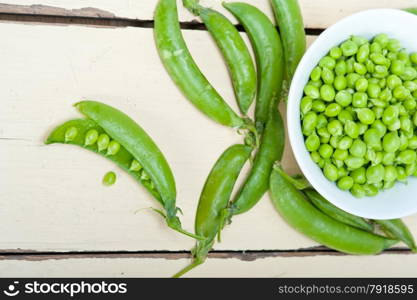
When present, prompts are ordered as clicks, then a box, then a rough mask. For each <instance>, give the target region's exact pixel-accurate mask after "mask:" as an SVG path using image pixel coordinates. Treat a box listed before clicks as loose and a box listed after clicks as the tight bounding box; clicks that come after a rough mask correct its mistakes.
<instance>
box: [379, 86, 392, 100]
mask: <svg viewBox="0 0 417 300" xmlns="http://www.w3.org/2000/svg"><path fill="white" fill-rule="evenodd" d="M379 99H381V100H382V101H386V102H388V101H390V100H391V99H392V92H391V90H390V89H389V88H386V89H384V90H382V91H381V94H379Z"/></svg>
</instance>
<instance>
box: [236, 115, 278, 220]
mask: <svg viewBox="0 0 417 300" xmlns="http://www.w3.org/2000/svg"><path fill="white" fill-rule="evenodd" d="M284 145H285V127H284V123H283V120H282V117H281V114H280V112H279V111H278V110H277V109H276V108H274V109H272V110H271V112H270V119H269V120H268V123H267V124H266V128H265V131H264V134H263V136H262V140H261V144H260V147H259V150H258V152H257V154H256V157H255V161H254V163H253V166H252V169H251V171H250V173H249V175H248V177H247V178H246V180H245V182H244V183H243V185H242V188H241V189H240V190H239V192H238V194H237V195H236V197H235V198H234V199H233V202H232V203H231V204H230V208H229V209H230V214H231V215H237V214H242V213H244V212H246V211H248V210H250V209H251V208H252V207H253V206H255V204H256V203H258V202H259V200H260V199H261V197H262V196H263V195H264V194H265V193H266V191H267V190H268V188H269V175H270V173H271V170H272V166H273V164H274V162H275V161H277V160H278V161H280V160H281V159H282V155H283V153H284Z"/></svg>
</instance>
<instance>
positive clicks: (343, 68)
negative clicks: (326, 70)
mask: <svg viewBox="0 0 417 300" xmlns="http://www.w3.org/2000/svg"><path fill="white" fill-rule="evenodd" d="M334 72H335V73H336V75H338V76H343V75H345V74H346V73H347V65H346V62H345V61H344V60H339V61H338V62H337V63H336V67H335V68H334Z"/></svg>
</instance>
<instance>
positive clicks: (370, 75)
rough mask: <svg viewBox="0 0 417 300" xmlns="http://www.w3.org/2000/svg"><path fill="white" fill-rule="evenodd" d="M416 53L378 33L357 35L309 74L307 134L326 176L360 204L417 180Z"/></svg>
mask: <svg viewBox="0 0 417 300" xmlns="http://www.w3.org/2000/svg"><path fill="white" fill-rule="evenodd" d="M416 67H417V53H408V52H407V50H406V49H403V48H402V47H401V45H400V43H399V41H398V40H396V39H392V38H390V37H388V36H387V35H386V34H378V35H376V36H375V37H374V38H373V39H371V40H369V39H366V38H363V37H360V36H352V37H350V38H349V39H348V40H346V41H344V42H343V43H342V44H340V45H339V46H336V47H333V48H332V49H331V50H330V51H329V53H328V54H327V55H326V56H325V57H323V58H322V59H321V60H320V62H319V64H318V65H317V66H316V67H315V68H314V69H313V70H312V72H311V74H310V80H309V81H308V83H307V85H306V86H305V87H304V97H303V98H302V100H301V104H300V111H301V122H302V124H301V125H302V132H303V135H304V137H305V146H306V148H307V150H308V151H309V152H310V156H311V159H312V160H313V161H314V162H315V163H316V164H317V165H318V166H319V167H320V168H321V169H322V171H323V174H324V176H325V177H326V178H327V179H328V180H330V181H332V182H335V183H336V184H337V186H338V187H339V188H340V189H342V190H346V191H350V192H351V193H352V194H353V195H354V196H355V197H364V196H375V195H376V194H378V192H379V191H381V190H384V189H389V188H391V187H393V186H394V185H395V183H396V182H397V181H400V182H407V177H408V176H412V175H414V176H417V164H416V157H417V153H416V149H417V136H416V135H415V128H416V126H417V111H416V106H417V102H416V99H417V69H416Z"/></svg>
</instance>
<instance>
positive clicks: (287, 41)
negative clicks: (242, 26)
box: [271, 0, 306, 87]
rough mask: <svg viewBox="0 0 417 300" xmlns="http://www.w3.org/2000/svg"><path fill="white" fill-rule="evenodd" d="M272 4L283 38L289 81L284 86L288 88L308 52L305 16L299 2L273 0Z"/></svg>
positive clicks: (287, 78)
mask: <svg viewBox="0 0 417 300" xmlns="http://www.w3.org/2000/svg"><path fill="white" fill-rule="evenodd" d="M271 3H272V8H273V9H274V12H275V19H276V21H277V23H278V26H279V30H280V32H281V36H282V46H283V49H284V57H285V73H286V81H287V82H286V84H284V86H287V87H288V86H289V84H290V82H291V79H292V77H293V75H294V72H295V69H296V68H297V66H298V63H299V61H300V60H301V58H302V56H303V55H304V52H305V51H306V34H305V31H304V23H303V16H302V14H301V9H300V6H299V4H298V0H272V1H271Z"/></svg>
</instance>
